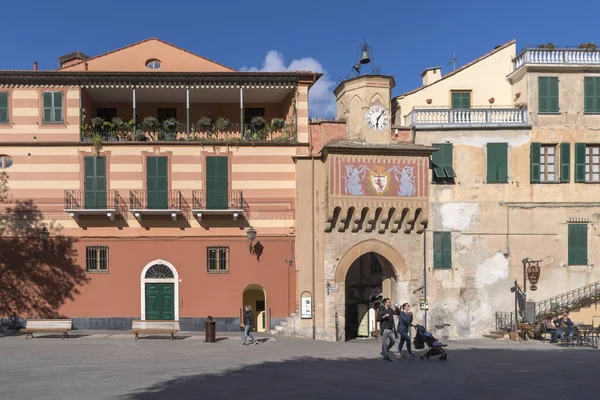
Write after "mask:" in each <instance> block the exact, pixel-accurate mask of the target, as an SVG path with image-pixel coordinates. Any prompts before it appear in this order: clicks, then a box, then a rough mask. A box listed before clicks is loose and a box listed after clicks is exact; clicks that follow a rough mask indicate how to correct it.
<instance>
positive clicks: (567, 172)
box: [560, 143, 585, 182]
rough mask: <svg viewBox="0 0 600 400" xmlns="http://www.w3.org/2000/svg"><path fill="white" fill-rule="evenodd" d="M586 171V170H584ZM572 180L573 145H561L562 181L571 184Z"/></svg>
mask: <svg viewBox="0 0 600 400" xmlns="http://www.w3.org/2000/svg"><path fill="white" fill-rule="evenodd" d="M584 171H585V168H584ZM570 180H571V144H569V143H561V144H560V181H561V182H569V181H570Z"/></svg>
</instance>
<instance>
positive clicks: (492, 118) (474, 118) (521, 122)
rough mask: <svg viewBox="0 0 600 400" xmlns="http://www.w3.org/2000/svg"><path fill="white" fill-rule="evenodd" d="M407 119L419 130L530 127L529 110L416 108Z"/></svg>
mask: <svg viewBox="0 0 600 400" xmlns="http://www.w3.org/2000/svg"><path fill="white" fill-rule="evenodd" d="M407 118H408V119H407V122H408V123H410V124H411V126H414V127H417V128H433V129H435V128H458V127H461V128H485V127H500V126H523V127H527V126H530V124H529V113H528V112H527V108H470V109H451V108H446V109H434V108H431V109H428V108H415V109H413V110H412V111H411V112H410V113H409V114H408V116H407Z"/></svg>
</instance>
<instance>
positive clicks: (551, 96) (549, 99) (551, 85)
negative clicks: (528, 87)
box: [538, 76, 559, 113]
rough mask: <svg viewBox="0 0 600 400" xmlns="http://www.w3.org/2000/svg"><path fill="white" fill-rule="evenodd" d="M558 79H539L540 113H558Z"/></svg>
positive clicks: (548, 77)
mask: <svg viewBox="0 0 600 400" xmlns="http://www.w3.org/2000/svg"><path fill="white" fill-rule="evenodd" d="M558 106H559V103H558V78H557V77H555V76H540V77H539V78H538V112H540V113H557V112H558V108H559V107H558Z"/></svg>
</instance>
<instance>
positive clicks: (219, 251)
mask: <svg viewBox="0 0 600 400" xmlns="http://www.w3.org/2000/svg"><path fill="white" fill-rule="evenodd" d="M206 271H207V272H208V273H210V274H224V273H225V274H226V273H229V247H227V246H209V247H207V248H206Z"/></svg>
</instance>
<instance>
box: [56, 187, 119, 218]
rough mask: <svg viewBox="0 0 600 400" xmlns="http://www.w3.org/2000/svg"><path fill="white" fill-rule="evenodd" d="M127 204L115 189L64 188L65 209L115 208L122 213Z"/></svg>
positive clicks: (100, 209) (101, 209)
mask: <svg viewBox="0 0 600 400" xmlns="http://www.w3.org/2000/svg"><path fill="white" fill-rule="evenodd" d="M126 208H127V204H126V203H125V201H124V200H123V199H122V198H121V196H120V195H119V192H118V191H116V190H109V191H106V192H90V191H85V190H65V210H74V211H81V210H89V211H94V210H99V211H104V210H115V211H117V212H119V213H122V212H123V211H125V209H126Z"/></svg>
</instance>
